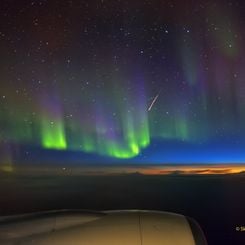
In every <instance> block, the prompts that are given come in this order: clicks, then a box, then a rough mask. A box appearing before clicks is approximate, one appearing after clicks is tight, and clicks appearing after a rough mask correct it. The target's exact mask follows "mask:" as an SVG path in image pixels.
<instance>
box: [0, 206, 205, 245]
mask: <svg viewBox="0 0 245 245" xmlns="http://www.w3.org/2000/svg"><path fill="white" fill-rule="evenodd" d="M0 244H6V245H7V244H25V245H28V244H35V245H41V244H52V245H58V244H59V245H63V244H64V245H70V244H72V245H78V244H79V245H173V244H174V245H206V244H207V242H206V239H205V237H204V235H203V232H202V230H201V228H200V227H199V225H198V224H197V223H196V222H195V221H194V220H193V219H190V218H188V217H185V216H183V215H179V214H174V213H168V212H160V211H140V210H121V211H104V212H89V211H81V210H73V211H70V210H62V211H51V212H41V213H35V214H29V215H20V216H9V217H2V218H1V219H0Z"/></svg>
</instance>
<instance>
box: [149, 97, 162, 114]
mask: <svg viewBox="0 0 245 245" xmlns="http://www.w3.org/2000/svg"><path fill="white" fill-rule="evenodd" d="M159 95H160V93H159V94H157V95H156V96H155V98H154V100H153V101H152V102H151V105H150V106H149V108H148V111H150V110H151V109H152V107H153V106H154V104H155V102H156V101H157V99H158V97H159Z"/></svg>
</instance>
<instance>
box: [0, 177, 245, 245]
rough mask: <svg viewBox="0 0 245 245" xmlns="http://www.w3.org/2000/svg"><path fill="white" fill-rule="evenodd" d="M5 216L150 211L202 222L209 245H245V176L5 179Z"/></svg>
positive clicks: (1, 207)
mask: <svg viewBox="0 0 245 245" xmlns="http://www.w3.org/2000/svg"><path fill="white" fill-rule="evenodd" d="M0 177H1V180H0V196H1V202H0V215H12V214H19V213H26V212H35V211H41V210H54V209H88V210H110V209H146V210H162V211H169V212H176V213H180V214H183V215H187V216H190V217H193V218H194V219H196V220H197V221H198V222H199V224H200V225H201V227H202V228H203V230H204V233H205V235H206V237H207V239H208V244H211V245H212V244H213V245H218V244H234V245H236V244H245V232H238V231H236V227H237V226H238V227H241V226H244V225H245V211H244V207H245V197H244V186H245V175H244V173H240V174H222V175H214V174H213V175H179V174H172V175H142V174H138V173H132V174H115V175H96V176H86V175H85V176H84V175H77V176H74V175H73V176H71V175H63V176H62V175H57V174H56V175H42V176H41V175H32V176H30V175H29V174H28V175H24V174H22V175H20V174H13V173H9V174H7V173H2V174H1V176H0Z"/></svg>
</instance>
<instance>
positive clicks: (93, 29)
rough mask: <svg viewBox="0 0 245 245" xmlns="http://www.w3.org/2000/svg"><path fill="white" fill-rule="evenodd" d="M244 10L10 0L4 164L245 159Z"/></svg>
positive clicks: (199, 2) (0, 16) (1, 76)
mask: <svg viewBox="0 0 245 245" xmlns="http://www.w3.org/2000/svg"><path fill="white" fill-rule="evenodd" d="M244 11H245V2H244V1H239V0H237V1H235V0H230V1H226V0H222V1H214V0H212V1H207V0H195V1H194V0H182V1H171V0H169V1H167V0H166V1H157V0H134V1H130V0H92V1H83V0H79V1H78V0H69V1H68V0H64V1H58V0H49V1H48V0H36V1H35V0H33V1H29V0H21V1H19V0H1V6H0V162H1V164H2V165H4V166H6V165H11V164H14V163H18V162H21V163H22V162H31V163H35V162H40V163H42V162H49V163H50V164H52V163H54V162H59V161H64V162H67V164H69V163H72V162H76V163H83V162H89V163H93V162H120V163H147V164H151V163H154V164H155V163H213V162H215V163H224V162H226V163H237V162H239V163H243V162H245V151H244V147H245V80H244V79H245V69H244V67H245V58H244V57H245V50H244V46H243V43H244V41H245V31H244V25H245V16H244Z"/></svg>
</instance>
